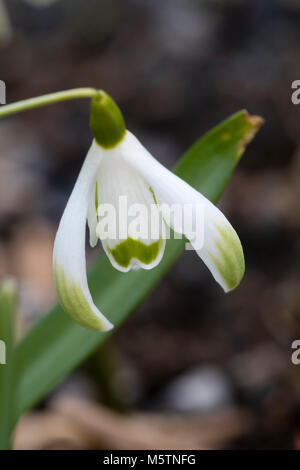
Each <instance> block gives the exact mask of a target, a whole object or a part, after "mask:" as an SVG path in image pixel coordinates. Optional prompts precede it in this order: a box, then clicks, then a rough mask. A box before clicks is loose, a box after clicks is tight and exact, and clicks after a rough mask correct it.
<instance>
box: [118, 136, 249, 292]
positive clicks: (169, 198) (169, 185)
mask: <svg viewBox="0 0 300 470" xmlns="http://www.w3.org/2000/svg"><path fill="white" fill-rule="evenodd" d="M121 145H122V150H121V151H122V155H123V158H124V160H125V161H127V162H128V163H129V164H131V165H132V167H133V168H135V169H136V170H137V171H138V172H139V173H140V174H141V175H142V176H143V177H144V178H145V180H146V181H147V182H148V183H149V184H150V185H151V187H152V188H153V189H154V191H155V194H156V195H157V197H158V199H159V201H160V203H166V204H168V205H169V206H170V205H172V204H179V205H180V206H181V207H182V208H183V206H184V205H192V207H193V210H192V212H191V215H190V220H189V224H190V225H189V226H190V227H191V231H192V232H194V231H195V229H196V227H197V228H198V225H196V214H197V211H196V208H202V211H203V222H204V225H202V230H203V240H202V241H203V245H202V246H197V243H195V241H194V240H191V244H192V245H193V246H194V248H195V249H196V251H197V253H198V255H199V256H200V257H201V258H202V260H203V261H204V263H205V264H206V266H207V267H208V268H209V269H210V271H211V273H212V275H213V276H214V278H215V279H216V281H217V282H218V283H219V284H220V285H221V286H222V287H223V289H224V290H225V292H227V291H229V290H232V289H234V288H235V287H236V286H237V285H238V284H239V282H240V280H241V279H242V277H243V274H244V269H245V265H244V255H243V250H242V246H241V243H240V240H239V238H238V236H237V234H236V232H235V230H234V229H233V227H232V226H231V225H230V223H229V222H228V220H227V219H226V217H225V216H224V215H223V214H222V212H221V211H220V210H219V209H218V208H217V207H216V206H214V205H213V204H212V203H211V202H210V201H209V200H208V199H206V198H205V197H204V196H203V195H202V194H201V193H199V192H198V191H196V190H195V189H194V188H192V187H191V186H190V185H189V184H187V183H186V182H185V181H183V180H181V179H180V178H179V177H178V176H176V175H174V173H172V172H170V171H169V170H167V169H166V168H165V167H164V166H163V165H161V164H160V163H159V162H158V161H157V160H156V159H155V158H153V157H152V155H151V154H150V153H149V152H148V151H147V150H146V149H145V147H143V145H142V144H141V143H140V142H139V141H138V140H137V139H136V138H135V137H134V135H133V134H131V133H130V132H128V131H127V133H126V137H125V139H124V141H123V142H122V144H121ZM170 225H171V226H172V228H173V227H174V229H175V230H176V231H177V232H181V233H184V234H185V235H186V236H187V238H189V235H190V230H188V231H187V230H186V229H185V226H183V225H182V221H181V220H180V218H174V219H173V220H171V224H170ZM199 238H201V237H199Z"/></svg>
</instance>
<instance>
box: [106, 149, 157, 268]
mask: <svg viewBox="0 0 300 470" xmlns="http://www.w3.org/2000/svg"><path fill="white" fill-rule="evenodd" d="M97 182H98V185H97V186H98V197H99V208H98V220H99V223H98V225H97V235H98V237H99V238H100V239H101V241H102V245H103V248H104V250H105V252H106V254H107V256H108V257H109V259H110V261H111V263H112V265H113V266H114V267H115V268H116V269H118V270H120V271H122V272H127V271H130V270H131V269H138V268H143V269H152V268H153V267H155V266H157V264H158V263H159V262H160V260H161V258H162V256H163V253H164V248H165V240H163V239H162V237H161V231H162V226H163V225H164V221H163V219H162V217H161V215H160V213H159V210H158V207H157V205H156V202H155V198H154V195H153V191H152V190H151V188H149V185H147V184H146V182H145V181H144V179H143V178H142V177H141V176H140V175H139V174H138V173H137V172H136V171H135V170H134V169H133V168H132V167H131V166H130V165H128V164H127V163H126V162H124V160H123V159H122V157H121V156H120V154H119V151H118V148H117V149H115V150H110V151H104V158H103V161H102V163H101V166H100V169H99V172H98V179H97ZM151 211H152V215H153V217H152V218H151ZM151 223H153V225H154V224H155V223H156V225H155V227H154V226H151ZM151 228H152V232H151Z"/></svg>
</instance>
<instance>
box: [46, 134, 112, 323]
mask: <svg viewBox="0 0 300 470" xmlns="http://www.w3.org/2000/svg"><path fill="white" fill-rule="evenodd" d="M101 160H102V150H101V149H100V147H99V146H98V145H97V144H96V143H95V142H93V144H92V146H91V148H90V151H89V152H88V154H87V157H86V159H85V161H84V164H83V166H82V169H81V171H80V173H79V176H78V179H77V181H76V184H75V186H74V189H73V191H72V194H71V196H70V198H69V201H68V203H67V206H66V208H65V211H64V213H63V216H62V218H61V221H60V224H59V227H58V230H57V234H56V237H55V242H54V249H53V271H54V280H55V286H56V290H57V295H58V298H59V301H60V303H61V305H62V307H63V308H64V310H65V312H66V313H67V314H68V315H70V317H72V318H73V320H75V321H76V322H77V323H79V324H80V325H82V326H85V327H86V328H91V329H93V330H97V331H106V330H110V329H111V328H112V324H111V323H110V322H109V321H108V320H107V318H105V316H104V315H102V313H101V312H100V311H99V310H98V309H97V307H96V305H95V304H94V302H93V299H92V296H91V294H90V291H89V287H88V283H87V277H86V262H85V226H86V218H87V215H88V208H89V206H90V205H91V201H92V204H93V205H94V204H95V195H94V189H95V183H96V177H97V172H98V169H99V166H100V163H101ZM94 217H95V222H93V221H91V220H90V226H91V225H92V224H93V223H94V224H96V209H95V210H94ZM92 241H94V240H93V239H92Z"/></svg>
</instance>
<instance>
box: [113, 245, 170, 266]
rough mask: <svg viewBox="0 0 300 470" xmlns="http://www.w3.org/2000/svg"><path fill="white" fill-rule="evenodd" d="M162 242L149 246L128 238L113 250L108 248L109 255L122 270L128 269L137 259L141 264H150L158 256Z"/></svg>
mask: <svg viewBox="0 0 300 470" xmlns="http://www.w3.org/2000/svg"><path fill="white" fill-rule="evenodd" d="M162 244H163V241H162V240H161V239H160V240H157V241H155V242H153V243H150V244H149V245H146V244H145V243H143V242H141V241H140V240H134V239H133V238H131V237H129V238H127V240H124V241H122V242H121V243H119V244H118V245H117V246H116V247H115V248H113V249H111V248H108V251H109V253H110V254H111V255H112V257H113V258H114V259H115V261H116V263H118V264H119V265H120V266H122V267H123V268H128V266H129V265H130V261H131V260H132V259H137V260H139V261H140V262H141V263H143V264H146V265H148V264H151V263H152V262H153V261H154V260H155V259H156V258H157V256H158V255H159V252H160V249H161V247H162Z"/></svg>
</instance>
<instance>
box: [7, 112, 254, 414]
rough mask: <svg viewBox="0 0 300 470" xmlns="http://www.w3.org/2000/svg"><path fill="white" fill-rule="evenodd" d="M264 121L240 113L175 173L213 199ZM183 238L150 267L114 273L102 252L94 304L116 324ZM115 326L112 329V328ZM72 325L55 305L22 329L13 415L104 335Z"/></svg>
mask: <svg viewBox="0 0 300 470" xmlns="http://www.w3.org/2000/svg"><path fill="white" fill-rule="evenodd" d="M262 122H263V120H262V119H261V118H258V117H253V116H250V115H249V114H248V113H247V112H245V111H241V112H238V113H236V114H235V115H233V116H231V117H230V118H229V119H227V120H226V121H224V122H223V123H221V124H220V125H219V126H217V127H216V128H214V129H213V130H212V131H210V132H209V133H207V134H206V135H205V136H204V137H202V138H201V139H200V140H198V141H197V142H196V143H195V144H194V145H193V146H192V147H191V149H190V150H188V151H187V152H186V153H185V154H184V156H183V158H182V159H181V160H180V162H179V164H178V165H177V167H176V168H175V173H176V174H177V175H178V176H180V177H181V178H183V179H184V180H186V181H187V182H188V183H190V184H191V185H192V186H194V187H195V188H196V189H197V190H199V191H201V192H202V193H203V194H204V195H205V196H206V197H208V198H209V199H211V200H212V201H213V202H216V201H217V199H218V198H219V196H220V194H221V192H222V190H223V188H224V187H225V185H226V183H227V181H228V180H229V178H230V175H231V174H232V172H233V170H234V168H235V166H236V165H237V163H238V161H239V158H240V156H241V155H242V153H243V151H244V149H245V146H246V144H247V143H248V142H249V141H250V140H251V139H252V138H253V136H254V135H255V133H256V132H257V130H258V129H259V127H260V126H261V125H262ZM184 243H185V242H184V240H169V241H168V243H167V247H166V253H165V255H164V258H163V260H162V262H161V263H160V264H159V265H158V266H157V267H156V268H155V269H153V270H151V271H132V272H130V273H125V274H124V273H121V272H119V271H116V270H115V269H114V268H113V267H112V266H111V264H110V262H109V261H108V259H107V257H106V256H105V255H102V256H101V257H100V259H99V261H97V262H96V264H95V265H94V266H93V268H92V270H91V272H90V275H89V285H90V289H91V292H92V295H93V299H94V302H95V304H96V305H97V306H98V307H99V308H100V310H101V311H102V312H103V313H104V314H105V315H106V316H107V317H108V318H109V320H110V321H112V323H113V324H114V325H115V328H117V327H118V326H119V325H120V324H121V323H122V322H123V321H124V320H125V318H126V317H127V316H128V315H129V313H130V312H131V311H132V310H133V309H134V308H135V307H136V306H137V305H138V304H139V302H140V301H141V300H142V299H143V298H144V297H145V295H146V294H148V293H149V292H150V291H151V289H152V288H153V287H154V286H155V284H156V283H157V282H158V281H159V279H161V278H162V276H163V275H164V274H165V272H166V271H167V270H168V269H169V268H170V266H171V265H172V264H173V263H174V261H175V260H176V259H177V258H178V256H179V255H180V253H181V252H182V250H183V248H184ZM113 331H115V329H113V330H112V332H113ZM110 334H111V332H108V333H97V332H93V331H90V330H87V329H85V328H82V327H81V326H78V325H77V324H75V323H74V322H73V321H72V320H71V319H70V318H69V317H68V316H67V315H66V314H65V313H64V312H63V311H62V309H61V307H60V306H59V305H57V306H55V307H54V308H53V309H52V310H51V311H50V312H49V313H48V314H47V315H45V316H43V317H42V318H41V319H40V320H39V321H38V322H37V323H36V324H35V325H34V326H33V328H32V329H31V330H30V331H29V332H28V333H27V335H26V336H25V337H24V338H23V340H22V341H21V342H20V344H19V345H18V348H17V369H18V382H17V384H16V386H17V390H18V399H17V400H16V402H17V406H18V408H17V410H16V415H15V419H17V418H18V416H19V415H20V414H21V413H22V412H24V411H26V410H28V409H29V408H31V407H32V406H33V405H34V404H35V403H37V402H38V401H39V400H41V399H42V398H43V397H45V395H46V394H47V393H48V392H50V391H51V390H52V389H53V387H54V386H55V385H56V384H57V383H58V382H59V381H60V380H62V379H63V378H64V377H65V376H66V375H67V374H68V373H69V372H70V371H71V370H72V369H74V368H75V367H76V366H77V365H78V364H80V363H81V362H82V361H83V360H84V359H85V358H86V357H87V356H88V355H89V354H90V353H91V352H92V351H93V350H94V349H95V348H96V347H97V346H99V345H100V344H102V343H103V342H104V341H105V340H106V339H107V338H108V337H109V336H110Z"/></svg>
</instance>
